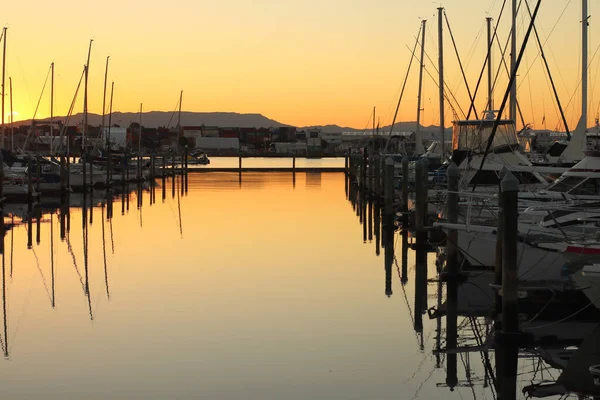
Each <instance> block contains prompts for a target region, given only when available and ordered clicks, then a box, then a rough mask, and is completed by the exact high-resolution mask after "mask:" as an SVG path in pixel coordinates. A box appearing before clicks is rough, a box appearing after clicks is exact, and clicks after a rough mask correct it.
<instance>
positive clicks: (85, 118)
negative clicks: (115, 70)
mask: <svg viewBox="0 0 600 400" xmlns="http://www.w3.org/2000/svg"><path fill="white" fill-rule="evenodd" d="M93 41H94V39H90V46H89V48H88V56H87V63H86V64H85V84H84V86H83V133H82V135H81V150H82V153H83V150H85V138H86V134H87V125H88V104H87V101H88V75H89V72H90V55H91V54H92V42H93ZM83 179H84V181H85V177H84V178H83Z"/></svg>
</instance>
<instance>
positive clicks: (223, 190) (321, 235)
mask: <svg viewBox="0 0 600 400" xmlns="http://www.w3.org/2000/svg"><path fill="white" fill-rule="evenodd" d="M215 165H216V161H215ZM171 184H172V183H171V181H167V187H166V191H165V194H166V199H165V200H164V201H163V200H162V189H161V188H157V189H156V203H155V204H152V205H151V204H150V201H149V192H148V191H143V192H142V196H143V202H142V206H141V208H138V207H137V204H138V202H137V195H136V193H135V192H133V193H132V194H131V195H130V196H129V211H127V205H126V203H121V199H120V198H119V197H117V198H116V199H115V200H114V204H113V207H114V216H113V218H112V219H111V220H110V221H107V219H106V211H107V210H106V207H104V206H102V194H101V193H100V194H98V196H99V197H98V199H95V200H94V202H97V206H96V207H95V208H94V209H93V210H91V211H92V214H90V210H87V212H86V213H85V220H87V223H84V222H82V220H83V217H84V212H83V211H82V209H81V208H71V209H70V231H69V232H68V234H67V236H66V238H65V240H61V239H60V224H59V216H58V215H57V214H54V215H51V214H50V213H46V214H45V215H44V217H43V220H42V222H41V224H40V229H41V230H40V235H39V236H40V242H39V244H37V243H36V234H37V229H36V227H35V223H34V224H33V227H32V229H33V232H32V237H33V245H32V247H31V249H28V248H27V241H28V227H27V225H26V224H24V225H19V226H16V227H15V228H14V229H13V230H12V231H9V232H8V233H7V235H6V239H5V243H6V248H7V250H6V259H5V263H6V266H5V273H6V317H7V318H6V323H7V329H6V330H7V335H6V336H7V338H6V337H5V335H4V334H2V335H1V336H2V344H3V350H6V349H7V352H8V357H6V359H5V360H2V361H0V376H2V378H0V379H1V381H2V385H1V386H0V395H1V396H2V397H3V398H19V399H21V398H23V399H29V398H31V399H37V398H44V399H67V398H69V399H70V398H90V399H101V398H115V399H131V398H144V399H187V398H206V399H257V400H258V399H414V398H422V399H431V398H437V397H441V396H451V397H452V398H456V399H460V398H463V397H465V396H466V397H471V398H472V397H473V394H475V395H476V397H477V398H490V399H491V398H493V395H492V390H491V388H490V387H487V388H484V381H483V380H484V372H483V368H482V367H481V365H482V357H481V354H480V353H473V354H472V355H471V357H469V355H463V356H460V357H459V358H458V379H459V380H460V381H461V382H466V380H467V376H469V377H470V379H471V381H472V382H473V386H472V387H469V386H467V385H462V386H460V387H458V388H456V389H455V391H454V392H450V390H449V389H448V388H447V387H444V386H445V384H444V382H445V381H446V370H445V366H446V359H445V356H443V355H442V356H440V357H436V356H435V354H434V353H433V349H434V348H435V346H436V335H437V333H436V328H437V327H436V323H437V321H436V320H430V319H429V318H428V317H427V315H424V316H423V330H422V333H417V332H415V330H414V327H413V323H414V322H413V321H414V315H413V306H414V297H415V296H414V288H413V286H414V285H413V267H412V266H413V265H414V256H413V253H412V251H411V252H409V253H408V265H409V268H408V272H409V275H408V279H409V280H408V283H407V284H406V285H402V284H401V283H400V270H399V269H397V265H396V264H395V263H394V265H393V268H392V269H391V274H390V273H389V270H388V277H387V279H388V281H389V280H390V279H391V290H392V292H393V293H389V289H390V288H389V282H388V284H387V285H388V287H387V288H386V269H385V268H384V258H385V257H384V254H385V250H383V249H381V251H380V255H379V256H378V255H377V254H376V247H377V246H376V238H377V237H380V235H379V233H376V232H375V230H376V224H374V225H375V226H373V227H372V228H371V229H370V231H371V232H369V229H368V226H369V225H370V224H366V225H365V226H364V227H363V226H362V225H361V224H360V219H359V217H358V216H357V213H358V214H360V212H359V211H358V210H359V209H360V208H356V209H353V207H352V205H351V203H350V202H349V201H348V200H347V199H346V195H345V178H344V175H343V174H296V176H295V179H294V178H293V177H292V175H291V174H276V173H270V174H257V173H248V174H244V175H243V178H242V180H241V182H240V180H239V177H238V175H237V174H235V173H212V174H197V175H194V174H191V175H190V176H189V191H188V193H187V195H182V194H181V192H180V190H179V187H176V191H175V195H174V197H173V192H172V191H171ZM122 207H123V208H124V209H125V212H124V214H123V215H122V214H121V209H122ZM366 215H367V216H368V215H369V214H366ZM90 216H92V218H93V223H92V224H89V219H90ZM103 217H104V218H103ZM15 221H16V222H18V221H19V218H16V220H15ZM363 237H365V238H366V240H363ZM369 237H372V240H369ZM398 237H399V236H398V235H396V236H395V238H394V242H395V243H396V250H395V252H396V256H397V258H398V260H400V258H401V248H400V245H399V244H400V242H399V240H398ZM389 248H390V247H388V249H389ZM11 249H13V250H12V251H14V253H12V256H11ZM86 249H87V250H86ZM86 260H87V262H86ZM430 261H431V262H430V264H431V266H430V273H429V277H430V278H431V277H433V276H434V271H435V267H434V265H433V264H434V263H433V261H434V256H433V255H430ZM398 268H399V267H398ZM53 269H54V274H52V270H53ZM86 282H87V283H88V285H89V296H88V295H87V291H86ZM437 290H438V285H437V283H430V284H429V297H428V299H427V301H428V307H431V306H433V305H436V302H437V299H436V296H435V295H436V293H437ZM386 291H387V292H388V294H391V295H390V296H389V297H388V296H387V295H386ZM53 304H54V306H53ZM441 323H442V325H441V326H442V329H443V328H444V327H445V322H443V321H442V322H441ZM459 323H460V321H459ZM461 340H462V339H461ZM7 342H8V346H7V347H6V343H7Z"/></svg>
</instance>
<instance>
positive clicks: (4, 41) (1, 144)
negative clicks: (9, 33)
mask: <svg viewBox="0 0 600 400" xmlns="http://www.w3.org/2000/svg"><path fill="white" fill-rule="evenodd" d="M6 30H7V28H6V27H4V29H3V31H4V32H3V33H2V45H3V47H2V139H0V147H2V148H4V97H5V96H4V95H5V92H4V87H5V86H4V77H5V76H6Z"/></svg>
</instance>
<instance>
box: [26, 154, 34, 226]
mask: <svg viewBox="0 0 600 400" xmlns="http://www.w3.org/2000/svg"><path fill="white" fill-rule="evenodd" d="M32 202H33V159H32V158H31V156H28V157H27V203H29V213H30V214H31V203H32Z"/></svg>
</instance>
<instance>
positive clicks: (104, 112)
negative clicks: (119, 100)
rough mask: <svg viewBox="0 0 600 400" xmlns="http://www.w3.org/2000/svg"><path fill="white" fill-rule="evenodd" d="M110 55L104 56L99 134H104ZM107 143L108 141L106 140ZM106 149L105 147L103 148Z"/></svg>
mask: <svg viewBox="0 0 600 400" xmlns="http://www.w3.org/2000/svg"><path fill="white" fill-rule="evenodd" d="M109 59H110V56H107V57H106V69H105V70H104V92H103V95H102V123H101V124H100V135H102V137H103V136H104V116H105V114H106V81H107V79H108V60H109ZM107 143H108V141H107ZM105 150H106V149H105Z"/></svg>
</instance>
